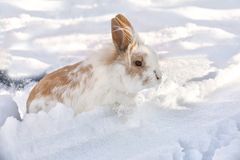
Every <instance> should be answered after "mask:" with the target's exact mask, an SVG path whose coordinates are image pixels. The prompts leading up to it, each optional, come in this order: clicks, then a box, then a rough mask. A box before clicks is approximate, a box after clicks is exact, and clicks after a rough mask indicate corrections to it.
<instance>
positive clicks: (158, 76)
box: [153, 70, 162, 81]
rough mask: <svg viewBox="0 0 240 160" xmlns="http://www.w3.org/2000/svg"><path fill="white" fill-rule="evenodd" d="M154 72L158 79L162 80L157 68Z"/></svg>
mask: <svg viewBox="0 0 240 160" xmlns="http://www.w3.org/2000/svg"><path fill="white" fill-rule="evenodd" d="M153 73H154V75H155V77H156V79H157V80H158V81H160V80H161V78H162V77H161V75H160V74H159V73H157V71H156V70H154V71H153Z"/></svg>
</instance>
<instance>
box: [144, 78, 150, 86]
mask: <svg viewBox="0 0 240 160" xmlns="http://www.w3.org/2000/svg"><path fill="white" fill-rule="evenodd" d="M149 81H150V79H149V77H147V78H145V79H144V80H143V85H146V84H148V82H149Z"/></svg>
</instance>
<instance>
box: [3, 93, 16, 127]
mask: <svg viewBox="0 0 240 160" xmlns="http://www.w3.org/2000/svg"><path fill="white" fill-rule="evenodd" d="M7 117H14V118H16V119H18V120H20V115H19V112H18V106H17V104H16V102H14V100H13V99H12V98H11V97H10V96H8V95H1V96H0V126H2V125H3V124H4V122H5V120H6V119H7Z"/></svg>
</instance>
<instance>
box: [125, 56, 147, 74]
mask: <svg viewBox="0 0 240 160" xmlns="http://www.w3.org/2000/svg"><path fill="white" fill-rule="evenodd" d="M145 57H146V54H139V53H136V54H133V55H131V65H130V66H128V67H126V71H127V73H128V74H129V75H130V76H132V77H135V76H139V77H142V75H143V72H144V71H145V70H146V69H147V68H148V67H147V66H146V63H145ZM135 61H141V62H142V66H136V65H135Z"/></svg>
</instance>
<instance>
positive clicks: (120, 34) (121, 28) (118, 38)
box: [111, 14, 135, 52]
mask: <svg viewBox="0 0 240 160" xmlns="http://www.w3.org/2000/svg"><path fill="white" fill-rule="evenodd" d="M111 25H112V40H113V43H114V45H115V47H116V48H117V49H118V50H119V51H122V52H124V51H126V50H127V48H128V46H129V45H130V44H132V43H133V42H134V39H135V35H134V34H135V33H134V29H133V27H132V25H131V23H130V22H129V21H128V20H127V18H126V17H124V16H123V15H122V14H118V15H117V16H116V17H114V18H113V19H112V24H111Z"/></svg>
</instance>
